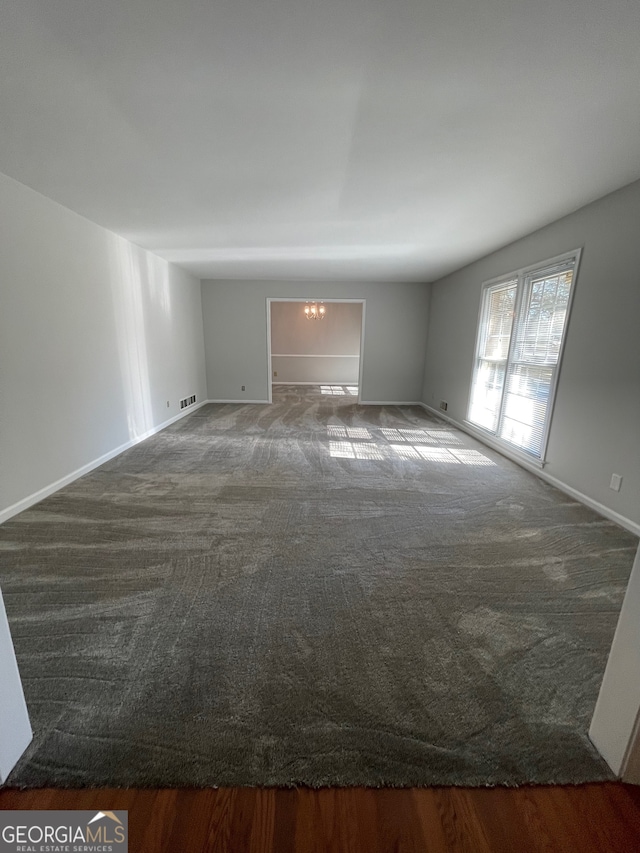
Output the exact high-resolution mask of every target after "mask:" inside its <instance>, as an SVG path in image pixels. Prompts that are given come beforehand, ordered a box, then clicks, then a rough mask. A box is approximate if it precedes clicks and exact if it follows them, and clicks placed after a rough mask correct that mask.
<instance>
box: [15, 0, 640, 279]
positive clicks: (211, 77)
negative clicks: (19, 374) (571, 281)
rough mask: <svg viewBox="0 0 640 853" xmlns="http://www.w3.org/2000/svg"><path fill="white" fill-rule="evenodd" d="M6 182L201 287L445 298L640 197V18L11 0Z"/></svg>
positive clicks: (538, 11)
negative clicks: (532, 247)
mask: <svg viewBox="0 0 640 853" xmlns="http://www.w3.org/2000/svg"><path fill="white" fill-rule="evenodd" d="M0 171H2V172H4V173H6V174H7V175H10V176H11V177H13V178H16V179H17V180H19V181H21V182H23V183H24V184H27V185H28V186H30V187H33V188H34V189H36V190H38V191H39V192H41V193H43V194H44V195H46V196H49V197H50V198H52V199H54V200H55V201H57V202H59V203H61V204H63V205H66V206H67V207H69V208H71V209H72V210H74V211H77V212H78V213H80V214H82V215H84V216H86V217H88V218H89V219H91V220H93V221H94V222H97V223H99V224H100V225H103V226H105V227H106V228H109V229H111V230H112V231H115V232H117V233H118V234H122V235H123V236H124V237H126V238H128V239H129V240H132V241H133V242H134V243H137V244H139V245H141V246H144V247H145V248H148V249H151V250H152V251H154V252H156V253H157V254H159V255H161V256H162V257H165V258H167V259H169V260H173V261H175V262H176V263H178V264H180V265H181V266H183V267H185V268H186V269H188V270H190V271H192V272H193V273H195V274H196V275H197V276H199V277H201V278H209V277H218V278H262V279H268V278H335V279H356V278H357V279H378V280H383V279H388V280H422V281H425V280H434V279H436V278H438V277H440V276H441V275H443V274H445V273H446V272H449V271H451V270H454V269H457V268H458V267H460V266H463V265H464V264H465V263H467V262H469V261H471V260H473V259H475V258H477V257H480V256H482V255H484V254H486V253H487V252H489V251H491V250H493V249H495V248H498V247H499V246H502V245H504V244H505V243H508V242H510V241H511V240H513V239H515V238H517V237H519V236H521V235H523V234H526V233H529V232H530V231H532V230H534V229H535V228H537V227H539V226H541V225H544V224H546V223H548V222H551V221H553V220H554V219H557V218H558V217H560V216H562V215H564V214H566V213H569V212H570V211H572V210H575V209H576V208H578V207H580V206H582V205H583V204H585V203H587V202H589V201H591V200H593V199H595V198H598V197H600V196H602V195H604V194H606V193H607V192H609V191H611V190H614V189H617V188H618V187H621V186H623V185H625V184H627V183H630V182H631V181H633V180H635V179H637V178H640V2H638V0H480V2H477V0H0ZM569 248H573V247H569Z"/></svg>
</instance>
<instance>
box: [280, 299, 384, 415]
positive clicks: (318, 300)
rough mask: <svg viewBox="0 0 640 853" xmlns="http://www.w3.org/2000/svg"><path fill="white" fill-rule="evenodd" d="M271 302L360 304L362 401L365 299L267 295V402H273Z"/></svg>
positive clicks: (359, 370)
mask: <svg viewBox="0 0 640 853" xmlns="http://www.w3.org/2000/svg"><path fill="white" fill-rule="evenodd" d="M272 302H324V304H325V305H330V304H331V303H335V302H350V303H357V304H359V305H362V316H361V320H360V355H359V356H358V403H361V402H362V374H363V369H364V334H365V316H366V313H367V300H366V299H340V298H338V297H330V298H328V299H324V298H321V297H318V296H267V392H268V402H269V403H273V367H272V365H271V303H272Z"/></svg>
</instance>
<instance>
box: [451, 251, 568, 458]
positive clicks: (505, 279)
mask: <svg viewBox="0 0 640 853" xmlns="http://www.w3.org/2000/svg"><path fill="white" fill-rule="evenodd" d="M581 254H582V249H581V248H579V249H573V250H572V251H570V252H564V253H563V254H561V255H556V256H554V257H553V258H548V259H547V260H544V261H540V262H538V263H535V264H530V265H529V266H526V267H521V268H520V269H517V270H512V271H511V272H508V273H505V274H504V275H500V276H497V277H496V278H492V279H489V280H488V281H484V282H483V283H482V291H481V295H480V308H479V311H478V319H477V322H476V342H475V347H474V351H473V364H472V367H471V381H470V383H469V398H468V400H467V416H466V418H465V423H466V424H468V425H469V427H470V428H471V429H472V430H476V431H477V432H479V433H481V434H483V435H485V436H486V437H487V439H488V440H489V443H494V442H495V444H496V446H498V447H502V448H504V449H505V451H508V452H509V454H515V455H516V456H520V457H521V458H523V459H526V460H527V461H528V462H530V463H533V464H535V465H539V466H540V467H543V466H544V464H545V462H546V455H547V446H548V443H549V434H550V432H551V421H552V418H553V410H554V407H555V400H556V391H557V387H558V380H559V378H560V371H561V369H562V359H563V356H564V348H565V344H566V340H567V332H568V329H569V323H570V321H571V308H572V306H573V298H574V294H575V290H576V284H577V281H578V268H579V266H580V256H581ZM568 261H573V264H574V266H573V278H572V282H571V290H570V291H569V299H568V301H567V313H566V319H565V322H564V327H563V331H562V339H561V341H560V347H559V350H558V361H557V363H556V364H555V366H554V369H553V375H552V378H551V384H550V387H549V398H548V401H547V407H546V411H545V421H544V430H543V433H542V442H541V445H540V455H539V456H538V455H537V454H535V453H533V452H531V451H529V450H526V449H525V448H522V447H519V446H518V445H517V444H512V443H511V442H510V441H508V440H507V439H505V438H502V437H501V436H500V430H501V427H502V422H503V419H504V409H505V391H506V387H507V381H508V371H509V366H510V365H511V364H513V361H514V358H513V355H514V348H515V342H516V337H517V335H516V334H514V333H515V331H516V328H517V326H518V325H519V324H520V323H521V322H522V312H523V299H524V296H525V292H526V290H527V287H526V282H527V279H528V278H529V277H530V276H534V275H536V274H539V273H545V272H551V271H552V270H553V267H554V266H557V267H560V266H562V265H563V264H566V263H567V262H568ZM514 280H515V281H517V284H516V300H515V306H514V318H513V324H512V327H511V337H510V340H509V351H508V354H507V360H506V365H505V382H504V386H503V388H502V398H501V402H500V409H499V413H498V424H497V426H496V431H495V432H492V431H491V430H490V429H487V428H486V427H483V426H480V425H479V424H477V423H475V422H474V421H472V420H469V413H470V411H471V402H472V399H473V390H474V389H473V386H474V378H475V375H476V365H477V364H478V359H479V358H480V347H481V344H482V329H483V326H482V324H483V321H484V316H485V303H486V294H487V292H488V291H489V290H490V289H491V288H494V287H496V286H497V285H500V284H505V285H506V284H508V283H509V282H512V281H514Z"/></svg>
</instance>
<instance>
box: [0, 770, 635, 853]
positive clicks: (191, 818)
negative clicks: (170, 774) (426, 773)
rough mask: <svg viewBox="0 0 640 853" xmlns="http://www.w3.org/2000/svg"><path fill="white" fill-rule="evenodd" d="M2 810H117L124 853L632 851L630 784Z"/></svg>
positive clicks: (10, 799) (103, 792)
mask: <svg viewBox="0 0 640 853" xmlns="http://www.w3.org/2000/svg"><path fill="white" fill-rule="evenodd" d="M0 809H101V810H103V811H104V810H105V809H127V810H128V811H129V834H130V835H129V837H130V841H129V851H130V853H182V851H184V853H204V851H216V853H338V851H340V853H343V852H344V853H377V852H378V851H380V853H392V851H393V853H410V852H411V853H413V851H420V853H445V851H446V853H543V851H544V853H549V851H554V853H555V851H563V853H564V851H566V853H633V851H636V850H640V788H634V787H632V786H629V785H622V784H620V783H613V782H609V783H602V784H593V785H582V786H576V787H561V786H553V787H544V786H541V787H523V788H426V789H415V788H414V789H397V790H394V789H380V790H375V789H369V788H342V789H335V788H333V789H323V790H319V791H313V790H309V789H305V788H301V789H295V790H284V789H275V788H265V789H260V788H221V789H205V790H190V789H189V790H169V789H167V790H134V789H129V790H124V789H93V790H61V789H55V790H54V789H42V790H31V791H17V790H11V789H7V790H2V791H0Z"/></svg>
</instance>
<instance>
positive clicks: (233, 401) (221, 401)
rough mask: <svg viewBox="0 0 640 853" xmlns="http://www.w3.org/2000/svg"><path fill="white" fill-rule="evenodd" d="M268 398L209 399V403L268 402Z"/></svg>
mask: <svg viewBox="0 0 640 853" xmlns="http://www.w3.org/2000/svg"><path fill="white" fill-rule="evenodd" d="M268 402H269V401H268V400H207V403H268Z"/></svg>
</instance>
